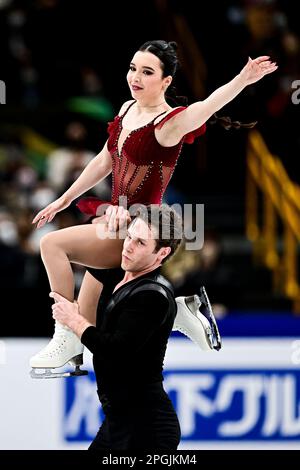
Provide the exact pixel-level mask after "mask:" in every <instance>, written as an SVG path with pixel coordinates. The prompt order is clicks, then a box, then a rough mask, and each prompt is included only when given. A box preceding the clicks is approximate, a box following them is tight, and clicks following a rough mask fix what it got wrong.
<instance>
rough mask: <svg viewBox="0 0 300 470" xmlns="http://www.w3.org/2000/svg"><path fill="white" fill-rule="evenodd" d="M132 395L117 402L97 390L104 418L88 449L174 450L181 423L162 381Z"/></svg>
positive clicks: (178, 440)
mask: <svg viewBox="0 0 300 470" xmlns="http://www.w3.org/2000/svg"><path fill="white" fill-rule="evenodd" d="M134 396H135V399H133V398H131V399H129V400H125V401H124V400H123V399H122V397H121V396H120V401H119V403H117V401H116V400H114V402H115V405H113V404H112V401H110V400H109V399H107V397H106V396H105V394H101V393H100V394H99V397H100V401H101V402H102V405H103V411H104V413H105V420H104V421H103V423H102V426H101V427H100V429H99V431H98V433H97V436H96V437H95V439H94V440H93V442H92V444H91V445H90V447H89V450H140V451H149V450H160V449H161V450H176V449H177V447H178V444H179V442H180V425H179V421H178V418H177V415H176V412H175V410H174V408H173V405H172V402H171V400H170V399H169V397H168V395H167V394H166V392H165V391H164V389H163V386H162V384H161V383H160V382H159V383H155V384H151V385H148V386H147V389H146V390H144V391H143V392H142V393H140V394H139V395H138V397H137V396H136V395H135V394H134Z"/></svg>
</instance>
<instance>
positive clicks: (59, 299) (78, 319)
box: [49, 292, 93, 338]
mask: <svg viewBox="0 0 300 470" xmlns="http://www.w3.org/2000/svg"><path fill="white" fill-rule="evenodd" d="M49 297H51V298H52V299H54V300H55V303H54V304H53V305H52V316H53V318H54V319H55V320H57V321H59V322H60V323H61V324H62V325H64V326H67V327H68V328H70V329H71V330H72V331H74V333H75V334H76V335H77V336H78V337H79V338H80V337H81V335H82V333H83V332H84V330H85V329H86V328H88V327H89V326H93V325H92V324H91V323H89V322H88V321H87V320H86V319H85V318H84V317H83V316H82V315H80V312H79V305H78V303H77V302H76V301H75V302H70V301H69V300H67V299H66V298H65V297H63V296H62V295H60V294H57V293H56V292H50V294H49Z"/></svg>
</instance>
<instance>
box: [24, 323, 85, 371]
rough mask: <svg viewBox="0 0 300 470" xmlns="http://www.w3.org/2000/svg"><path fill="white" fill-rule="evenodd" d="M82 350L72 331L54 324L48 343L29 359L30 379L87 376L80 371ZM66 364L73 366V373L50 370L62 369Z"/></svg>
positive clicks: (81, 345) (59, 324)
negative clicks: (52, 334) (51, 336)
mask: <svg viewBox="0 0 300 470" xmlns="http://www.w3.org/2000/svg"><path fill="white" fill-rule="evenodd" d="M83 348H84V346H83V344H82V343H81V341H80V339H79V338H78V337H77V336H76V335H75V333H73V331H71V330H70V329H69V328H67V327H64V326H63V325H62V324H61V323H59V322H55V332H54V336H53V338H52V339H51V341H50V343H48V344H47V346H46V347H45V348H43V349H42V350H41V351H40V352H39V353H37V354H36V355H35V356H33V357H32V358H31V359H30V366H31V367H32V370H31V372H30V375H31V377H32V378H33V379H45V378H46V379H49V378H58V377H70V376H74V375H87V374H88V372H87V371H85V370H81V369H80V366H81V365H82V364H83ZM67 363H69V364H71V365H73V366H75V370H74V371H73V372H52V370H51V369H57V368H59V367H63V366H64V365H65V364H67Z"/></svg>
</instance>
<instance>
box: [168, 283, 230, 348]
mask: <svg viewBox="0 0 300 470" xmlns="http://www.w3.org/2000/svg"><path fill="white" fill-rule="evenodd" d="M175 300H176V303H177V315H176V318H175V322H174V325H173V331H180V332H181V333H183V334H184V335H186V336H187V337H188V338H190V339H191V340H192V341H193V342H194V343H195V344H197V346H199V347H200V348H201V349H202V350H204V351H210V350H213V349H216V350H217V351H218V350H219V349H221V346H222V343H221V337H220V333H219V330H218V326H217V322H216V320H215V317H214V314H213V311H212V308H211V305H210V302H209V299H208V297H207V294H206V291H205V288H204V287H200V295H192V296H189V297H176V299H175Z"/></svg>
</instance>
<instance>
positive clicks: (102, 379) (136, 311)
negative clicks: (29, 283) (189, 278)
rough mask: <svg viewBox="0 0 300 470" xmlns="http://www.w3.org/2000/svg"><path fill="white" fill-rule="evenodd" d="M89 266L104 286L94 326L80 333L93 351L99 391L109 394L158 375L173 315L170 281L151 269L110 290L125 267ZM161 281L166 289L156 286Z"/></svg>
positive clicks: (83, 340) (173, 304) (174, 308)
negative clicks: (108, 268) (95, 268)
mask: <svg viewBox="0 0 300 470" xmlns="http://www.w3.org/2000/svg"><path fill="white" fill-rule="evenodd" d="M89 271H90V272H91V273H92V274H93V275H95V277H97V279H98V280H100V281H101V282H103V284H104V286H105V289H106V292H105V293H104V294H105V297H106V300H105V301H104V302H102V308H101V309H100V311H98V316H97V327H94V326H90V327H88V328H87V329H86V330H85V331H84V333H83V335H82V337H81V341H82V343H83V344H84V345H85V346H86V347H87V348H88V349H89V350H90V351H91V352H92V353H93V363H94V369H95V375H96V380H97V385H98V390H99V392H100V393H105V394H106V395H107V396H109V397H114V396H117V395H119V394H120V393H121V394H122V393H126V392H127V391H130V390H134V389H135V388H136V386H138V387H140V386H141V385H142V384H145V385H146V384H150V383H154V382H159V381H162V380H163V376H162V370H163V360H164V356H165V352H166V347H167V342H168V338H169V335H170V332H171V330H172V326H173V323H174V319H175V315H176V303H175V302H174V295H173V293H172V287H171V286H170V285H169V284H168V282H167V281H166V280H165V279H164V278H163V277H162V276H160V275H159V270H155V271H152V273H147V274H145V275H143V276H140V277H138V278H136V279H134V280H132V281H129V282H127V283H126V284H123V285H122V286H121V287H120V288H118V289H117V290H116V291H115V292H114V293H112V291H113V289H114V287H115V285H116V284H117V283H118V282H119V281H120V279H121V278H122V277H123V275H124V272H123V275H121V270H119V269H116V270H114V269H111V270H101V271H100V270H89ZM146 278H147V281H146ZM142 279H143V284H142V285H141V280H142ZM162 282H163V283H164V284H163V285H165V286H167V287H168V288H167V289H163V288H162V287H161V283H162ZM137 284H139V286H138V285H137ZM159 285H160V286H159ZM157 289H158V290H157ZM128 290H130V291H131V292H128ZM109 293H110V300H108V298H109Z"/></svg>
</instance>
